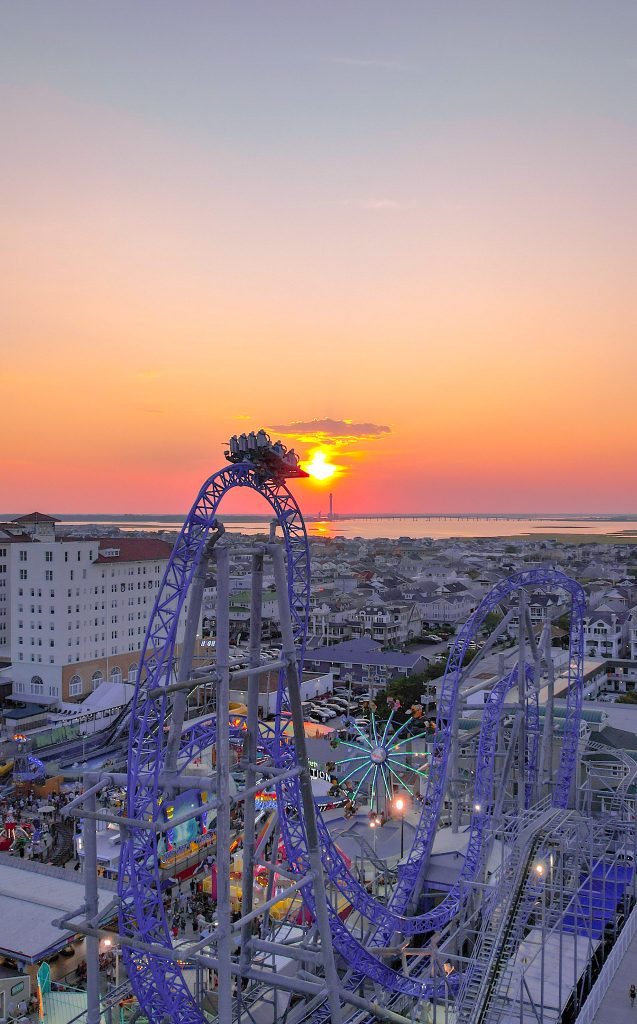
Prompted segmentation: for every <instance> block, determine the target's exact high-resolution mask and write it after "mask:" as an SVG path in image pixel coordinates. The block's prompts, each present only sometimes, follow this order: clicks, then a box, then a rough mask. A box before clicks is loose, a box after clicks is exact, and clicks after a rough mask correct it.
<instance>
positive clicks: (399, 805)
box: [394, 796, 405, 860]
mask: <svg viewBox="0 0 637 1024" xmlns="http://www.w3.org/2000/svg"><path fill="white" fill-rule="evenodd" d="M394 808H395V809H396V810H397V811H398V813H399V814H400V859H401V860H402V859H403V856H404V853H405V801H404V800H403V798H402V796H398V797H396V799H395V800H394Z"/></svg>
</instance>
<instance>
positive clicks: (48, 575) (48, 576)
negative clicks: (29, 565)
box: [44, 569, 53, 583]
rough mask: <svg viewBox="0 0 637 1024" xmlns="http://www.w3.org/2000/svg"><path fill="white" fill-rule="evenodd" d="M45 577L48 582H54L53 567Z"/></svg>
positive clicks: (47, 571)
mask: <svg viewBox="0 0 637 1024" xmlns="http://www.w3.org/2000/svg"><path fill="white" fill-rule="evenodd" d="M44 578H45V580H46V581H47V583H52V582H53V569H47V570H46V572H45V573H44Z"/></svg>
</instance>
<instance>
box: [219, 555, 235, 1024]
mask: <svg viewBox="0 0 637 1024" xmlns="http://www.w3.org/2000/svg"><path fill="white" fill-rule="evenodd" d="M216 555H217V648H216V650H217V684H216V698H217V704H216V706H217V743H216V751H217V797H218V799H219V804H220V807H219V810H218V812H217V850H221V851H222V855H221V857H217V916H218V921H219V925H218V929H217V937H218V940H217V941H218V946H217V948H218V950H219V969H218V983H219V1004H218V1005H219V1020H221V1021H224V1022H225V1021H231V1020H232V974H231V957H230V859H229V857H228V856H227V854H226V851H229V850H230V729H229V721H228V708H229V706H230V556H229V551H228V548H227V547H226V546H224V545H220V546H219V547H218V548H217V551H216Z"/></svg>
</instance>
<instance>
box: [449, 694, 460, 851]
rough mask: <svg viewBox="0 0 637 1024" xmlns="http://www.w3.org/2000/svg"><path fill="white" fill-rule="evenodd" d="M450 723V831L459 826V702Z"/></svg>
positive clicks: (455, 706)
mask: <svg viewBox="0 0 637 1024" xmlns="http://www.w3.org/2000/svg"><path fill="white" fill-rule="evenodd" d="M452 713H453V719H452V722H451V785H450V789H451V793H450V796H451V831H452V832H457V831H458V828H459V826H460V765H459V764H458V762H459V760H460V732H459V731H460V701H459V700H457V701H456V702H455V705H454V708H453V712H452Z"/></svg>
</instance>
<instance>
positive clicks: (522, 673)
mask: <svg viewBox="0 0 637 1024" xmlns="http://www.w3.org/2000/svg"><path fill="white" fill-rule="evenodd" d="M518 609H519V622H518V706H519V709H520V711H521V712H522V716H521V719H520V731H519V733H518V809H519V811H520V814H524V798H525V793H524V765H525V762H526V643H525V636H526V623H525V616H526V592H525V591H524V589H521V590H520V596H519V604H518Z"/></svg>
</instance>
